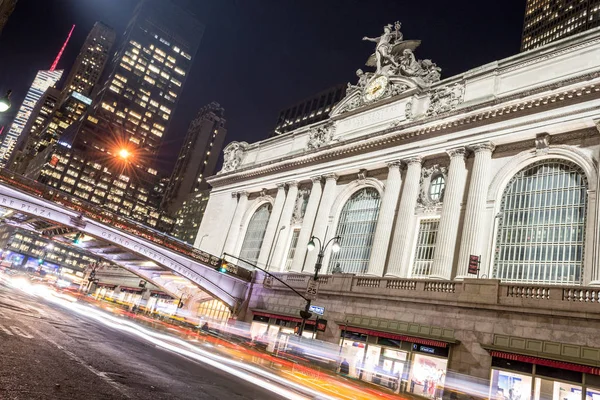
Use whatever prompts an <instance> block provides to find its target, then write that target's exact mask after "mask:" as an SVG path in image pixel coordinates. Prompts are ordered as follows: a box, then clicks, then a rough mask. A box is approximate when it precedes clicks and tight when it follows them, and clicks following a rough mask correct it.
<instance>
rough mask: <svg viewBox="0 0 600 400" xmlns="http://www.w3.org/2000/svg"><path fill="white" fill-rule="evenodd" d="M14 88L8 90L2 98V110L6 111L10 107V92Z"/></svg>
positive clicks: (0, 107) (0, 109)
mask: <svg viewBox="0 0 600 400" xmlns="http://www.w3.org/2000/svg"><path fill="white" fill-rule="evenodd" d="M11 93H12V90H9V91H8V92H6V95H5V96H4V97H2V98H0V112H4V111H6V110H8V109H9V108H10V94H11Z"/></svg>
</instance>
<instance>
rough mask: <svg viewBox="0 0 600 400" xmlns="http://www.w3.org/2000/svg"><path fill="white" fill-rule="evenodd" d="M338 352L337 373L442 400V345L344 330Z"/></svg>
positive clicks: (446, 348)
mask: <svg viewBox="0 0 600 400" xmlns="http://www.w3.org/2000/svg"><path fill="white" fill-rule="evenodd" d="M340 349H341V352H342V365H341V366H340V373H345V374H347V375H348V376H350V377H354V378H357V379H361V380H363V381H366V382H370V383H373V384H376V385H381V386H384V387H387V388H389V389H391V390H394V391H396V392H409V393H413V394H415V395H418V396H423V397H427V398H430V399H441V398H442V395H443V388H444V380H445V377H446V370H447V366H448V355H449V346H448V343H446V342H442V341H438V340H431V339H424V338H418V337H412V336H406V335H398V334H393V333H389V332H381V331H375V330H371V329H364V328H359V327H350V326H347V327H344V328H343V329H342V334H341V338H340ZM346 371H347V373H346Z"/></svg>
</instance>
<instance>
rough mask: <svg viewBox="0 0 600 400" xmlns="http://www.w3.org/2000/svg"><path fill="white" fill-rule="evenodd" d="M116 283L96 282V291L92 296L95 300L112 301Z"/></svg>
mask: <svg viewBox="0 0 600 400" xmlns="http://www.w3.org/2000/svg"><path fill="white" fill-rule="evenodd" d="M116 287H117V285H111V284H108V283H98V284H97V286H96V291H95V292H94V297H95V298H96V300H103V299H106V300H111V301H113V300H114V298H115V288H116Z"/></svg>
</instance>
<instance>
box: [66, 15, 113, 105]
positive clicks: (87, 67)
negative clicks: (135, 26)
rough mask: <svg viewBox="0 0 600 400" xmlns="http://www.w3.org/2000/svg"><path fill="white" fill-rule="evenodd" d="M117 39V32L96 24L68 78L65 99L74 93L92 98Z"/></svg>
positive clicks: (98, 23)
mask: <svg viewBox="0 0 600 400" xmlns="http://www.w3.org/2000/svg"><path fill="white" fill-rule="evenodd" d="M115 38H116V34H115V31H114V30H113V29H112V28H111V27H109V26H108V25H105V24H104V23H102V22H96V23H95V24H94V26H93V27H92V30H91V31H90V33H88V35H87V37H86V39H85V42H84V43H83V46H81V50H80V51H79V54H78V55H77V58H76V59H75V63H74V64H73V67H71V72H70V73H69V75H68V76H67V79H66V81H65V84H64V89H63V98H68V97H69V96H70V95H71V93H73V92H77V93H79V94H80V95H82V96H85V97H88V98H89V97H92V90H93V89H94V87H95V86H96V83H98V80H99V79H100V76H101V75H102V71H104V66H105V65H106V62H107V61H108V59H109V57H110V54H109V51H110V49H111V47H112V46H113V44H114V43H115Z"/></svg>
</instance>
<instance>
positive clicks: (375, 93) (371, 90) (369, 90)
mask: <svg viewBox="0 0 600 400" xmlns="http://www.w3.org/2000/svg"><path fill="white" fill-rule="evenodd" d="M387 85H388V78H387V77H386V76H378V77H377V78H375V79H373V80H372V81H371V82H369V83H368V84H367V86H365V92H364V98H365V101H373V100H376V99H378V98H380V97H381V96H383V94H384V93H385V89H386V87H387Z"/></svg>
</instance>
